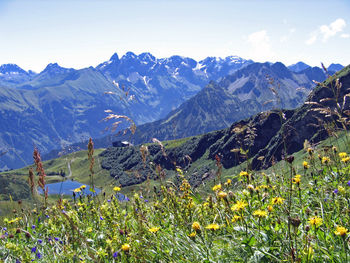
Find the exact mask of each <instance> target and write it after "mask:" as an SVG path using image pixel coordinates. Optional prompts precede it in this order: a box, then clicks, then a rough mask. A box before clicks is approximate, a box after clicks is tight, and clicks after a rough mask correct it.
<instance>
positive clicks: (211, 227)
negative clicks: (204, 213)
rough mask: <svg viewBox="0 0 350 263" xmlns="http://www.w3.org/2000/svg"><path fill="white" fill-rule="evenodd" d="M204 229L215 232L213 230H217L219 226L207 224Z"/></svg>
mask: <svg viewBox="0 0 350 263" xmlns="http://www.w3.org/2000/svg"><path fill="white" fill-rule="evenodd" d="M205 228H206V229H209V230H213V231H215V230H218V229H219V228H220V226H219V225H218V224H209V225H207V226H206V227H205Z"/></svg>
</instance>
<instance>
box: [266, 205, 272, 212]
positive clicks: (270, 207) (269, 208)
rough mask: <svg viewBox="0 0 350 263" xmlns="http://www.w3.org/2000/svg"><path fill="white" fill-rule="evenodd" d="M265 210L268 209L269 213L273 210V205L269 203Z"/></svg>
mask: <svg viewBox="0 0 350 263" xmlns="http://www.w3.org/2000/svg"><path fill="white" fill-rule="evenodd" d="M267 211H269V212H270V213H271V212H272V211H273V207H272V206H271V205H269V206H268V207H267Z"/></svg>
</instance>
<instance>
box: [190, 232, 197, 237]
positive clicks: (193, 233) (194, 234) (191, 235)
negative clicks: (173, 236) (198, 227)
mask: <svg viewBox="0 0 350 263" xmlns="http://www.w3.org/2000/svg"><path fill="white" fill-rule="evenodd" d="M196 235H197V233H196V232H192V233H191V234H189V235H188V236H189V237H190V238H195V237H196Z"/></svg>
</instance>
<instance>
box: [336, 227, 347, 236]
mask: <svg viewBox="0 0 350 263" xmlns="http://www.w3.org/2000/svg"><path fill="white" fill-rule="evenodd" d="M334 234H336V235H337V236H341V237H344V236H346V235H347V234H348V229H346V228H345V227H343V226H337V230H336V231H334Z"/></svg>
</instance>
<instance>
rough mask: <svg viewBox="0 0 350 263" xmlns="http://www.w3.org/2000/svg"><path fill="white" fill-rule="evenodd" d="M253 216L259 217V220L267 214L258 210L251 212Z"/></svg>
mask: <svg viewBox="0 0 350 263" xmlns="http://www.w3.org/2000/svg"><path fill="white" fill-rule="evenodd" d="M253 216H256V217H259V218H263V217H267V212H266V211H263V210H260V209H258V210H256V211H254V212H253Z"/></svg>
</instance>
